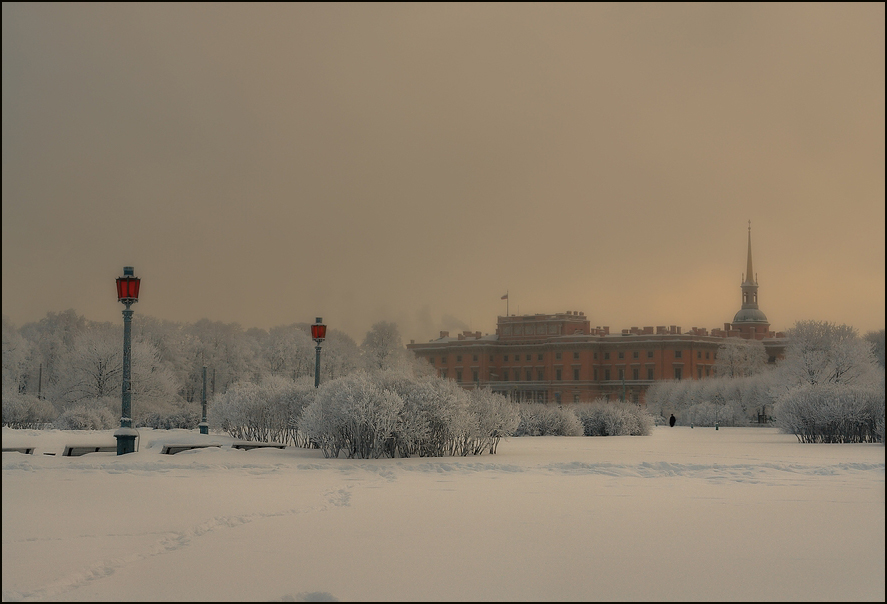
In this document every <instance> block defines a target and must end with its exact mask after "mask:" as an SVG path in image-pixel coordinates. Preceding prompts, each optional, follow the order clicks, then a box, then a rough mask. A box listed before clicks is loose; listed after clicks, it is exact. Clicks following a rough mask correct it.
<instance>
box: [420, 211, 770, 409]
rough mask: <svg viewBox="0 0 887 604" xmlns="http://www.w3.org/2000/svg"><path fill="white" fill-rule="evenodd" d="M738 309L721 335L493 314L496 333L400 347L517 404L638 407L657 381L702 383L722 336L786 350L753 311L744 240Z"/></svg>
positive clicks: (753, 282) (577, 317)
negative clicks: (613, 328)
mask: <svg viewBox="0 0 887 604" xmlns="http://www.w3.org/2000/svg"><path fill="white" fill-rule="evenodd" d="M740 288H741V291H742V306H741V308H740V310H739V311H738V312H737V313H736V315H735V316H734V317H733V321H732V322H731V323H725V324H724V329H712V330H711V331H710V332H709V331H708V330H706V329H704V328H698V327H693V328H691V329H690V330H689V331H687V332H685V333H682V330H681V328H680V327H678V326H675V325H669V326H664V325H660V326H657V327H655V328H653V327H643V328H639V327H632V328H630V329H623V330H622V331H621V333H612V334H611V333H610V328H609V327H591V323H590V322H589V320H588V319H587V318H586V317H585V314H584V313H583V312H579V311H566V312H564V313H556V314H551V315H547V314H535V315H508V316H500V317H499V318H498V324H497V326H496V333H495V334H490V335H481V333H480V332H479V331H476V332H470V331H463V332H462V333H460V334H457V335H456V336H455V337H451V336H450V334H449V332H446V331H442V332H440V337H439V338H438V339H436V340H431V341H430V342H427V343H424V344H417V343H415V342H414V341H413V342H410V343H409V344H408V345H407V348H408V349H409V350H411V351H412V352H413V353H415V354H416V356H418V357H420V358H423V359H425V360H426V361H428V362H429V363H430V364H431V365H433V366H434V368H435V369H436V370H437V373H438V375H440V376H441V377H447V378H450V379H454V380H456V381H457V382H459V383H461V384H462V385H463V386H465V387H466V388H476V387H489V388H491V389H492V390H493V391H494V392H500V393H502V394H505V395H507V396H509V397H510V398H512V399H514V400H518V401H536V402H543V403H547V402H553V403H568V402H585V401H591V400H594V399H597V398H600V397H605V398H609V399H611V400H613V399H615V400H626V401H633V402H636V403H643V401H644V393H645V391H646V389H647V388H648V387H649V386H650V385H651V384H653V382H655V381H657V380H672V379H678V380H680V379H702V378H706V377H711V376H713V375H714V364H715V360H716V357H717V352H718V347H719V346H720V345H721V343H722V342H723V341H724V338H731V337H736V338H745V339H756V340H762V341H763V344H764V347H765V349H766V350H767V353H768V356H769V358H770V362H771V363H774V362H776V359H777V358H780V357H781V356H782V353H783V350H784V349H785V336H784V334H782V333H774V332H772V331H770V324H769V321H768V320H767V317H766V316H765V315H764V313H763V312H762V311H761V310H760V309H759V308H758V282H757V278H756V277H755V276H754V271H753V268H752V255H751V226H749V234H748V264H747V272H746V274H745V275H744V277H743V281H742V284H741V286H740Z"/></svg>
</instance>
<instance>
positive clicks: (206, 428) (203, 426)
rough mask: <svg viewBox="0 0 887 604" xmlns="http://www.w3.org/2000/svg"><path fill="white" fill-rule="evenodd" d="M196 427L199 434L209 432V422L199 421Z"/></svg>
mask: <svg viewBox="0 0 887 604" xmlns="http://www.w3.org/2000/svg"><path fill="white" fill-rule="evenodd" d="M197 427H198V428H200V433H201V434H209V424H208V423H206V422H200V423H199V424H197Z"/></svg>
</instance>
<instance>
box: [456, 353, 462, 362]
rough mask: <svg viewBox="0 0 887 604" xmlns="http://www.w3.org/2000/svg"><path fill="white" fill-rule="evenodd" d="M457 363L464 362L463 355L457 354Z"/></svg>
mask: <svg viewBox="0 0 887 604" xmlns="http://www.w3.org/2000/svg"><path fill="white" fill-rule="evenodd" d="M456 362H457V363H461V362H462V355H461V354H457V355H456Z"/></svg>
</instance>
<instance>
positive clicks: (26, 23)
mask: <svg viewBox="0 0 887 604" xmlns="http://www.w3.org/2000/svg"><path fill="white" fill-rule="evenodd" d="M2 11H3V12H2V16H3V25H2V27H3V42H2V43H3V208H2V212H3V220H2V231H3V240H2V245H3V260H2V261H3V271H2V285H3V287H2V296H3V298H2V299H3V314H4V315H6V316H8V317H9V318H10V319H11V320H12V321H13V322H14V323H15V324H16V325H19V326H20V325H21V324H23V323H25V322H27V321H33V320H38V319H40V318H41V317H43V316H44V315H45V313H46V312H47V311H61V310H65V309H68V308H73V309H75V310H76V311H77V312H78V313H79V314H82V315H84V316H86V317H87V318H88V319H91V320H96V321H120V320H121V318H120V310H121V306H120V305H119V304H118V303H117V302H116V298H115V291H114V284H113V282H114V279H115V278H116V277H117V276H119V275H120V274H122V267H123V266H124V265H132V266H134V267H135V272H136V274H137V275H138V276H140V277H142V279H143V281H142V291H141V300H140V302H139V304H138V306H137V307H135V309H136V311H137V315H136V317H138V314H139V313H142V314H146V315H150V316H154V317H157V318H162V319H169V320H175V321H185V322H191V321H196V320H199V319H201V318H209V319H212V320H218V321H224V322H237V323H240V324H241V325H242V326H243V327H245V328H248V327H262V328H268V327H271V326H274V325H281V324H289V323H293V322H311V321H313V319H314V317H316V316H322V317H323V318H324V319H325V321H326V323H327V324H328V325H329V326H330V327H334V328H337V329H342V330H344V331H346V332H348V333H349V334H350V335H351V336H352V337H354V338H355V339H356V340H357V341H358V342H359V341H360V340H362V338H363V336H364V334H365V333H366V331H367V330H368V329H369V327H370V326H371V325H372V324H373V323H374V322H376V321H379V320H389V321H396V322H397V323H398V324H399V325H400V327H401V332H402V334H403V336H404V338H405V340H407V341H408V340H409V339H413V338H414V339H416V340H425V339H429V338H431V337H434V336H436V335H437V332H438V331H439V330H441V329H449V330H460V329H471V330H478V331H481V332H484V333H486V332H492V331H493V330H494V329H495V323H496V316H497V314H504V312H505V301H503V300H501V296H502V295H503V294H504V293H505V292H506V291H508V292H509V297H510V299H509V311H510V312H512V313H517V312H520V313H554V312H563V311H566V310H578V311H583V312H584V313H585V314H586V315H588V316H589V318H590V320H591V323H592V325H601V326H603V325H608V326H610V327H611V330H619V329H622V328H626V327H631V326H644V325H672V324H674V325H681V326H682V327H684V328H685V329H688V328H690V327H692V326H698V327H707V328H713V327H722V326H723V323H724V322H725V321H730V320H731V319H732V317H733V314H734V313H735V312H736V311H737V310H738V309H739V306H740V289H739V284H740V281H741V276H742V273H743V272H744V271H745V266H746V237H747V226H748V221H749V220H751V221H752V245H753V251H754V265H755V270H756V272H757V273H758V280H759V283H760V291H759V299H760V306H761V309H762V310H763V311H764V312H765V313H766V315H767V316H768V318H769V319H770V321H771V323H772V328H773V329H775V330H784V329H787V328H789V327H791V326H792V325H793V324H794V322H795V321H797V320H803V319H817V320H827V321H833V322H837V323H847V324H850V325H853V326H854V327H856V328H857V329H859V330H860V332H861V333H864V332H866V331H869V330H873V329H881V328H883V327H884V313H885V307H884V291H885V283H884V274H885V270H884V250H885V240H884V232H885V228H884V226H885V221H884V206H885V191H884V163H885V157H884V131H885V124H884V110H885V107H884V90H885V81H884V72H885V70H884V56H885V47H884V21H885V19H884V17H885V15H884V4H883V3H868V4H845V3H841V4H803V3H789V4H769V3H767V4H652V5H649V4H645V5H641V4H625V5H624V4H567V5H562V4H551V3H545V4H501V3H496V4H330V3H321V4H253V3H249V4H212V3H211V4H187V3H175V4H160V3H149V4H70V5H69V4H23V3H3V5H2Z"/></svg>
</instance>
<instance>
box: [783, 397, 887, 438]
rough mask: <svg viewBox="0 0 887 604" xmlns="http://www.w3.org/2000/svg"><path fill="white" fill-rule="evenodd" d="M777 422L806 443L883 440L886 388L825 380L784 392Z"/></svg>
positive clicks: (785, 430) (784, 430)
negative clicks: (824, 382) (825, 381)
mask: <svg viewBox="0 0 887 604" xmlns="http://www.w3.org/2000/svg"><path fill="white" fill-rule="evenodd" d="M774 414H775V415H776V426H777V427H778V428H779V429H780V430H781V431H783V432H786V433H789V434H794V435H795V436H796V437H797V438H798V440H799V441H800V442H803V443H867V442H878V441H881V442H883V438H884V434H883V432H884V389H883V388H877V387H871V386H852V385H842V384H823V385H819V386H801V387H798V388H795V389H793V390H790V391H788V392H784V393H783V394H782V395H780V397H779V398H778V399H777V402H776V406H775V408H774Z"/></svg>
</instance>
